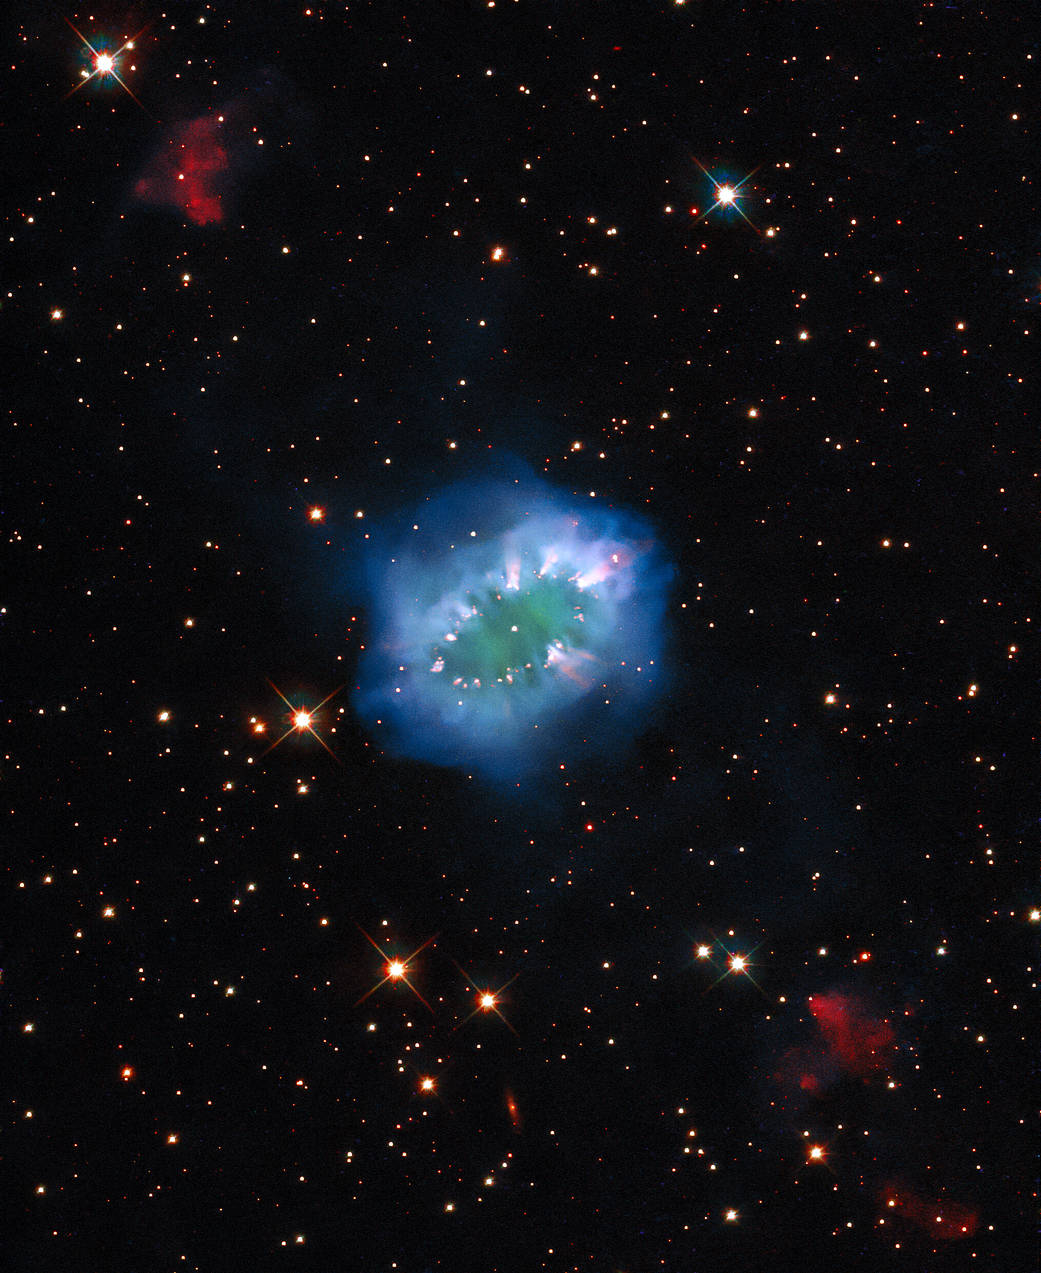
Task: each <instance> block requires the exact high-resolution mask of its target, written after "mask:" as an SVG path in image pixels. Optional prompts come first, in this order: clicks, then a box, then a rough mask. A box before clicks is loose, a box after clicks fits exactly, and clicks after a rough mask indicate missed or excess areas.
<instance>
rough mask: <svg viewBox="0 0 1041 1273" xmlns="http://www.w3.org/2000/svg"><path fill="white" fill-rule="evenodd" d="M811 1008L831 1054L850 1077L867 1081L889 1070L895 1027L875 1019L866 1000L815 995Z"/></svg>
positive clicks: (839, 994) (833, 994)
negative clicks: (881, 1071)
mask: <svg viewBox="0 0 1041 1273" xmlns="http://www.w3.org/2000/svg"><path fill="white" fill-rule="evenodd" d="M809 1007H810V1011H811V1012H812V1013H813V1016H814V1019H815V1020H816V1022H817V1027H818V1029H819V1030H820V1032H821V1035H822V1036H823V1038H824V1042H825V1044H826V1046H827V1048H828V1051H829V1052H830V1053H831V1055H832V1056H833V1057H834V1059H835V1061H836V1062H837V1063H838V1064H839V1065H840V1066H841V1068H842V1069H843V1070H845V1071H846V1073H848V1074H853V1075H855V1076H856V1077H857V1078H862V1079H867V1078H870V1077H871V1075H872V1074H873V1073H875V1072H876V1071H878V1070H881V1069H884V1068H886V1065H887V1063H888V1060H889V1054H890V1053H891V1052H892V1049H893V1044H894V1040H895V1035H894V1032H893V1027H892V1026H891V1025H890V1024H889V1022H888V1021H886V1020H883V1019H880V1018H878V1017H874V1016H872V1015H871V1013H870V1012H869V1011H868V1009H867V1007H866V1005H865V1004H864V1003H863V1001H862V1000H860V999H858V998H857V997H856V996H855V995H852V994H843V993H842V992H841V991H838V990H833V991H829V992H828V993H827V994H822V995H812V996H811V997H810V1000H809Z"/></svg>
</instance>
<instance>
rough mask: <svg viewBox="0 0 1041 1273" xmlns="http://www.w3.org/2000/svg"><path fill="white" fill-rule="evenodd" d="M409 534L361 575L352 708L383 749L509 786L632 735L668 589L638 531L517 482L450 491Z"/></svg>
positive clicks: (654, 661) (656, 651) (657, 673)
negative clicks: (366, 598) (364, 628)
mask: <svg viewBox="0 0 1041 1273" xmlns="http://www.w3.org/2000/svg"><path fill="white" fill-rule="evenodd" d="M410 521H411V523H412V526H411V530H409V531H406V532H405V534H404V535H403V536H402V537H401V539H400V540H399V542H398V543H396V544H395V545H394V548H393V549H392V550H389V551H388V555H387V558H386V559H385V560H384V561H383V562H382V563H380V564H379V565H377V566H376V567H375V569H373V570H372V571H370V572H369V575H368V580H369V588H370V592H371V600H372V602H373V606H374V610H375V612H376V632H375V639H374V640H373V642H372V643H371V645H370V648H369V652H368V654H367V656H366V657H365V658H364V659H363V661H362V665H361V669H360V679H359V684H358V687H357V690H356V693H355V700H354V701H355V706H356V709H357V711H358V713H359V715H360V716H361V717H362V719H363V720H365V721H367V722H368V723H369V725H370V727H371V728H372V730H373V732H374V733H375V734H376V735H377V737H379V739H380V740H381V741H382V742H383V743H384V744H385V745H386V747H387V749H388V750H389V751H391V752H393V753H396V754H403V755H407V756H412V757H415V758H417V759H422V760H427V761H430V762H432V763H435V764H440V765H451V766H458V767H462V768H464V769H467V770H469V771H473V772H477V773H480V774H481V775H483V776H484V777H486V778H491V779H504V780H509V779H513V778H516V777H520V776H522V775H524V774H525V773H527V772H529V771H531V770H533V769H536V768H538V767H539V766H541V765H543V764H547V763H550V762H556V761H560V762H562V763H563V762H564V761H565V760H567V759H568V758H569V757H570V754H571V752H572V750H573V749H579V750H580V751H581V754H582V755H583V756H603V755H604V754H605V753H606V752H607V751H609V750H610V749H613V748H616V747H617V745H618V744H619V743H620V742H621V741H624V738H625V737H626V736H627V735H631V734H632V733H633V732H635V730H637V729H638V728H639V725H640V723H641V720H642V713H643V711H644V709H645V708H646V707H647V706H648V705H649V703H650V702H651V701H652V700H653V698H654V697H655V695H656V694H657V693H658V692H659V691H660V688H661V685H662V680H663V678H662V668H661V665H660V656H661V644H662V618H663V611H664V608H665V604H666V591H667V587H668V582H669V579H670V578H671V570H670V569H669V568H668V567H667V566H666V565H664V564H663V563H662V561H661V559H660V556H659V554H658V551H657V548H656V545H655V542H654V539H653V537H652V536H651V534H650V532H649V531H648V528H647V527H646V526H645V525H644V524H643V523H642V522H640V521H638V520H637V519H635V518H633V517H630V516H628V515H625V514H619V513H614V512H609V511H604V510H600V509H598V508H595V507H592V506H591V507H589V508H588V509H581V510H576V509H561V508H560V507H559V506H558V504H557V503H556V501H555V500H554V498H553V497H552V496H551V494H550V493H549V491H548V490H547V488H545V487H543V486H542V485H541V484H538V483H534V482H532V481H530V480H529V481H527V482H525V483H522V484H517V483H473V484H468V485H465V486H463V487H460V488H453V489H452V490H450V491H448V492H447V493H446V494H445V495H443V496H442V497H440V498H439V499H438V500H436V501H433V502H431V504H430V505H428V506H427V507H426V508H425V509H424V510H423V511H422V512H421V513H420V514H419V515H418V516H417V518H416V519H415V520H413V519H410Z"/></svg>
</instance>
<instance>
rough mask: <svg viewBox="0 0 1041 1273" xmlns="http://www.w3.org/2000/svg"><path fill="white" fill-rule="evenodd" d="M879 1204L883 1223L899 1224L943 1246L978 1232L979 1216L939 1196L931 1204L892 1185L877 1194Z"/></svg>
mask: <svg viewBox="0 0 1041 1273" xmlns="http://www.w3.org/2000/svg"><path fill="white" fill-rule="evenodd" d="M879 1202H880V1203H881V1206H882V1213H883V1219H885V1220H886V1221H887V1222H891V1220H893V1219H897V1220H903V1221H905V1222H907V1223H908V1224H913V1225H914V1226H915V1227H916V1228H918V1229H924V1230H925V1232H926V1233H928V1234H929V1236H930V1237H933V1238H936V1239H938V1240H940V1241H943V1242H955V1241H957V1240H958V1239H960V1238H971V1237H972V1235H973V1234H974V1233H975V1232H976V1230H977V1229H978V1228H979V1223H980V1218H979V1213H978V1212H976V1211H975V1210H974V1209H973V1208H972V1207H967V1206H965V1205H964V1204H963V1203H960V1202H952V1201H950V1200H949V1199H947V1198H946V1197H943V1196H941V1197H939V1198H936V1199H932V1200H931V1199H928V1198H923V1197H922V1196H921V1194H918V1193H916V1192H915V1191H914V1190H912V1189H908V1188H906V1187H902V1186H900V1185H898V1184H895V1183H894V1184H891V1185H887V1186H886V1187H885V1188H884V1189H882V1190H881V1191H880V1193H879Z"/></svg>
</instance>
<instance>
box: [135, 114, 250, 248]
mask: <svg viewBox="0 0 1041 1273" xmlns="http://www.w3.org/2000/svg"><path fill="white" fill-rule="evenodd" d="M222 127H223V123H222V120H221V118H220V117H219V116H217V115H201V116H199V117H198V118H197V119H189V120H187V121H185V122H184V123H180V124H176V125H175V126H174V127H173V128H172V129H171V131H170V134H169V136H168V137H167V139H166V143H165V145H164V146H162V147H161V148H160V150H159V151H158V152H157V153H156V154H155V155H154V156H153V157H152V159H151V161H150V162H149V164H148V166H147V168H146V169H145V171H144V172H143V173H142V174H141V176H140V177H139V178H138V180H137V182H136V183H135V185H134V195H135V197H136V198H138V199H140V200H141V202H142V203H150V204H154V205H158V206H161V207H169V208H176V209H178V210H179V211H181V212H183V213H184V215H185V216H186V217H187V218H188V220H189V221H191V222H193V224H195V225H210V224H212V223H214V222H219V221H223V220H224V208H223V200H224V195H225V184H226V182H227V180H228V175H229V170H230V166H231V165H230V161H229V158H228V150H227V148H226V146H225V144H224V139H223V137H222V135H221V130H222Z"/></svg>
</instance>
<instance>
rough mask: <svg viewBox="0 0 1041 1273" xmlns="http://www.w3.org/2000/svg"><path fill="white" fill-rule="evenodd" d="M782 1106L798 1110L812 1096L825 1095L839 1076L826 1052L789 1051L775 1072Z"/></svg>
mask: <svg viewBox="0 0 1041 1273" xmlns="http://www.w3.org/2000/svg"><path fill="white" fill-rule="evenodd" d="M773 1077H774V1082H776V1083H777V1084H778V1086H779V1087H780V1088H781V1093H782V1097H783V1100H784V1102H785V1104H786V1105H787V1104H791V1105H792V1106H794V1107H799V1106H800V1105H801V1104H803V1103H805V1102H806V1101H808V1100H811V1099H813V1098H815V1097H822V1096H827V1095H828V1093H829V1092H830V1091H831V1089H832V1088H833V1087H834V1086H835V1081H836V1080H837V1078H838V1077H839V1071H838V1067H837V1066H836V1064H835V1062H834V1061H833V1060H832V1059H831V1057H830V1056H828V1054H827V1053H826V1052H823V1051H821V1050H820V1049H819V1048H818V1049H810V1048H790V1049H789V1050H788V1051H787V1052H785V1054H784V1056H782V1057H781V1059H780V1061H779V1063H778V1066H777V1069H776V1071H775V1072H774V1076H773Z"/></svg>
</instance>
